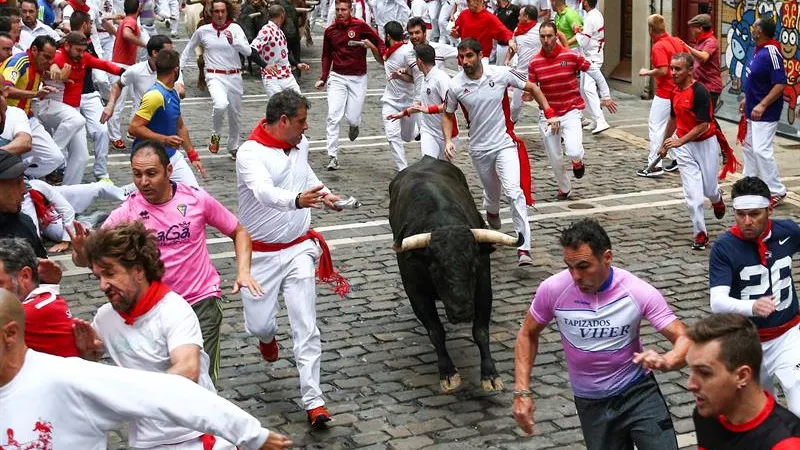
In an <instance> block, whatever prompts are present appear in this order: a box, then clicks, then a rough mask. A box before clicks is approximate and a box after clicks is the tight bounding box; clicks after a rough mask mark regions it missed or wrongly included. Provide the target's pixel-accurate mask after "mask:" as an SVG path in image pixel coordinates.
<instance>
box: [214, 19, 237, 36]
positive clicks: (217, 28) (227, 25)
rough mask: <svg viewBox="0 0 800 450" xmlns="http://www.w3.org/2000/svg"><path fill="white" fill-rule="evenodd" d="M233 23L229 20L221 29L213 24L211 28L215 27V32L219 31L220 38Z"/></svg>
mask: <svg viewBox="0 0 800 450" xmlns="http://www.w3.org/2000/svg"><path fill="white" fill-rule="evenodd" d="M232 23H233V22H231V21H230V20H228V21H226V22H225V23H223V24H222V26H221V27H218V26H217V24H215V23H214V22H211V26H212V27H214V29H215V30H217V37H219V35H220V34H222V32H223V31H225V29H226V28H228V27H229V26H230V24H232Z"/></svg>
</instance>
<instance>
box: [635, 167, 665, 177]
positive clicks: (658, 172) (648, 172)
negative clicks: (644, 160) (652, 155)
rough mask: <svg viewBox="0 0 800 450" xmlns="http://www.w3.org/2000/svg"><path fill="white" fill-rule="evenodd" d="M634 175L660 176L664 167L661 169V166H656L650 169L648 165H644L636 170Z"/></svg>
mask: <svg viewBox="0 0 800 450" xmlns="http://www.w3.org/2000/svg"><path fill="white" fill-rule="evenodd" d="M636 175H639V176H640V177H646V178H654V177H660V176H662V175H664V169H662V168H661V167H656V168H655V169H652V170H650V167H645V168H643V169H639V170H637V171H636Z"/></svg>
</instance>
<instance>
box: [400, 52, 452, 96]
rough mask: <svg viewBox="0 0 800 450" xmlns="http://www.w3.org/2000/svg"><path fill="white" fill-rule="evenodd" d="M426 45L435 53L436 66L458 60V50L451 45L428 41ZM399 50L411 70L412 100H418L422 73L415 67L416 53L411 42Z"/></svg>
mask: <svg viewBox="0 0 800 450" xmlns="http://www.w3.org/2000/svg"><path fill="white" fill-rule="evenodd" d="M428 45H430V46H431V47H433V50H434V52H435V53H436V64H439V63H444V62H445V61H448V60H455V59H457V58H458V49H457V48H456V47H454V46H452V45H447V44H440V43H438V42H431V41H428ZM400 50H403V51H404V52H405V54H406V63H407V64H408V68H409V69H410V70H411V75H413V76H414V98H415V99H418V98H420V92H421V90H422V71H421V70H419V67H417V53H416V52H415V51H414V45H413V44H412V43H411V42H407V43H406V45H405V46H404V47H403V48H402V49H400ZM400 50H398V51H400Z"/></svg>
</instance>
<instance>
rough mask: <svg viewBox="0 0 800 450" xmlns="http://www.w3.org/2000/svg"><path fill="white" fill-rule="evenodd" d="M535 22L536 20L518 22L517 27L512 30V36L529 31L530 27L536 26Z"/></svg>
mask: <svg viewBox="0 0 800 450" xmlns="http://www.w3.org/2000/svg"><path fill="white" fill-rule="evenodd" d="M536 23H537V22H536V21H535V20H534V21H531V22H528V23H520V24H519V25H517V29H516V30H514V36H522V35H523V34H526V33H527V32H528V31H531V29H532V28H533V27H535V26H536Z"/></svg>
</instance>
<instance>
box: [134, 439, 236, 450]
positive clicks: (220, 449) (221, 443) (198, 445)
mask: <svg viewBox="0 0 800 450" xmlns="http://www.w3.org/2000/svg"><path fill="white" fill-rule="evenodd" d="M215 437H216V439H217V442H215V443H214V447H212V450H235V449H236V446H235V445H233V444H231V443H230V442H228V441H226V440H225V439H222V438H221V437H219V436H215ZM135 450H140V449H135ZM141 450H204V448H203V442H202V441H200V438H199V437H197V438H194V439H192V440H189V441H186V442H181V443H179V444H165V445H157V446H155V447H148V448H147V449H141Z"/></svg>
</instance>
